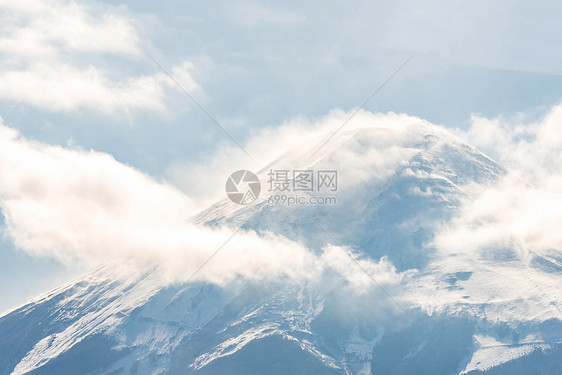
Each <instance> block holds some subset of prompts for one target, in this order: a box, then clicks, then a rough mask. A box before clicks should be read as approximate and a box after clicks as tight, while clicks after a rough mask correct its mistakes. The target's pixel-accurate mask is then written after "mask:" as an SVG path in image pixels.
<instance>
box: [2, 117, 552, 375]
mask: <svg viewBox="0 0 562 375" xmlns="http://www.w3.org/2000/svg"><path fill="white" fill-rule="evenodd" d="M329 136H330V134H326V135H324V136H323V137H320V138H318V139H316V140H315V141H314V142H312V143H309V142H307V143H304V144H301V145H299V146H297V147H296V148H295V149H292V150H291V151H289V152H287V153H286V154H284V155H282V156H281V157H279V158H278V159H276V160H275V161H273V162H272V163H271V164H269V165H267V166H266V167H265V168H264V169H263V170H261V171H257V172H258V173H257V175H258V177H259V179H260V181H262V187H263V188H264V189H262V190H263V193H262V195H260V198H259V199H258V200H257V201H256V202H254V203H253V204H250V205H243V206H239V205H235V204H233V203H232V202H230V201H229V200H228V198H227V197H225V198H224V199H222V200H220V201H218V202H216V203H215V204H213V205H211V206H210V207H209V208H207V209H205V210H203V211H202V212H200V213H198V214H197V215H195V216H193V217H191V218H190V219H189V220H188V222H187V223H186V224H185V225H187V226H189V231H187V232H186V233H187V234H188V237H189V236H196V237H197V236H201V237H204V236H206V235H208V234H209V233H214V234H218V235H220V236H219V237H220V238H221V241H220V242H218V244H219V245H220V244H221V243H223V242H224V240H226V239H228V238H230V237H228V236H229V235H231V234H232V235H233V237H232V243H230V242H229V241H227V243H226V245H225V246H224V248H220V247H219V246H216V247H214V248H212V249H211V250H212V251H214V250H216V249H217V248H218V249H220V251H219V252H217V253H216V255H214V256H213V257H212V258H211V259H210V260H208V259H209V258H208V257H207V256H208V254H209V253H208V252H207V253H204V252H202V253H201V254H200V256H199V257H190V258H188V259H187V260H182V258H180V257H179V256H178V255H177V254H178V253H177V252H171V253H166V252H165V249H164V247H165V246H168V245H170V244H175V243H176V242H178V243H180V242H181V241H184V240H185V241H186V242H185V244H187V245H189V246H188V249H193V248H194V247H197V246H198V242H197V241H195V239H194V238H186V239H183V238H181V239H180V238H170V237H173V236H174V235H175V232H172V231H170V232H164V233H163V235H164V236H165V235H169V236H168V238H162V246H163V249H162V251H163V255H162V257H163V258H162V259H164V258H165V261H160V260H161V259H160V258H158V257H152V256H151V257H146V256H142V257H135V256H134V254H133V253H124V254H121V256H120V257H118V258H117V259H114V260H112V261H110V262H107V263H106V264H104V265H103V266H101V267H99V268H97V269H95V270H93V271H91V272H90V273H88V274H86V275H84V276H82V277H80V278H78V279H76V280H74V281H73V282H71V283H69V284H68V285H65V286H62V287H60V288H58V289H56V290H53V291H51V292H50V293H47V294H45V295H43V296H39V297H37V298H36V299H34V300H32V301H30V302H29V303H27V304H25V305H24V306H22V307H20V308H18V309H15V310H14V311H12V312H10V313H8V314H6V315H5V316H3V317H1V318H0V374H508V373H509V374H531V373H532V374H549V375H550V374H560V373H562V345H561V342H562V310H561V304H560V295H562V294H561V292H562V290H561V289H562V284H561V283H560V280H561V279H560V277H561V272H562V252H561V251H560V250H559V249H556V248H546V247H542V248H540V249H536V248H533V249H529V248H527V247H525V246H524V245H522V244H521V243H518V242H517V241H514V240H512V241H510V240H509V239H508V240H506V241H503V242H502V241H496V242H494V241H491V242H489V243H485V244H482V243H483V242H479V243H478V244H479V245H478V246H476V245H474V243H473V241H471V238H472V239H474V238H476V234H478V236H483V235H481V233H486V228H487V227H489V228H492V230H496V228H497V227H494V226H492V225H493V224H494V222H493V221H492V219H490V220H488V219H487V218H486V217H479V216H478V215H476V214H474V211H470V207H471V202H479V199H481V197H482V194H484V193H485V192H486V191H487V190H486V189H488V188H490V187H493V186H497V185H498V184H501V183H503V182H504V181H506V179H508V178H510V177H509V176H510V171H509V170H508V169H507V168H506V167H503V166H502V165H500V164H499V163H498V162H496V161H494V160H492V159H491V158H489V157H488V156H486V155H485V154H483V153H481V152H480V151H478V150H477V149H475V148H474V147H471V146H470V145H467V144H465V143H463V142H462V141H460V140H459V139H458V138H457V137H455V136H454V135H452V133H450V132H449V131H447V130H445V129H443V128H441V127H439V126H436V125H432V124H428V123H426V122H423V121H418V122H414V123H408V124H405V125H404V126H401V127H397V128H396V127H380V126H376V127H367V128H360V129H355V130H350V131H344V132H342V133H341V134H338V135H337V136H336V137H335V138H334V139H331V140H330V142H329V143H327V144H326V146H325V147H322V148H321V150H320V151H319V152H316V151H317V150H318V149H319V146H321V145H322V144H324V142H325V141H326V140H327V139H328V137H329ZM275 169H283V170H295V169H302V170H305V169H306V170H315V171H316V170H337V171H338V183H339V186H338V189H337V192H336V193H335V194H334V196H335V197H337V204H334V205H319V204H308V205H294V206H290V207H287V206H284V205H278V204H277V205H276V204H270V202H269V201H268V198H270V197H271V195H273V194H275V192H267V191H266V189H265V185H266V181H267V179H268V173H269V172H270V171H271V170H275ZM513 184H515V185H516V186H530V185H532V184H533V181H527V180H525V179H520V180H517V181H515V182H513ZM483 192H484V193H483ZM301 194H303V195H304V196H306V197H310V196H314V195H317V196H318V195H319V194H320V193H318V192H306V193H301ZM467 207H468V208H467ZM467 209H468V214H467ZM470 214H472V216H471V215H470ZM493 220H496V219H495V218H493ZM194 228H196V229H194ZM463 228H467V229H466V231H465V232H463V231H462V229H463ZM180 229H181V228H180ZM469 229H470V230H469ZM463 233H464V234H463ZM467 233H468V234H467ZM138 236H139V238H140V239H142V240H143V241H144V239H145V238H146V239H147V241H148V240H149V239H150V238H148V237H143V233H138ZM221 236H222V237H221ZM117 238H118V237H117ZM151 238H152V237H151ZM481 238H483V237H478V239H481ZM157 240H158V239H156V240H155V241H156V242H157ZM172 240H174V241H176V242H174V241H172ZM180 240H181V241H180ZM131 243H132V244H135V242H134V241H132V242H131ZM131 243H127V244H126V246H131ZM139 243H140V241H139ZM143 243H144V242H143ZM181 243H182V244H183V243H184V242H181ZM204 243H205V242H203V241H202V242H201V243H200V244H204ZM114 245H115V244H114ZM187 245H186V246H187ZM117 246H118V244H117ZM178 246H179V245H178ZM201 246H202V245H201ZM194 251H195V250H194ZM207 260H208V263H204V262H206V261H207ZM202 264H203V265H204V267H202V268H200V265H202ZM183 266H185V267H187V268H186V269H185V270H184V269H183V268H182V267H183Z"/></svg>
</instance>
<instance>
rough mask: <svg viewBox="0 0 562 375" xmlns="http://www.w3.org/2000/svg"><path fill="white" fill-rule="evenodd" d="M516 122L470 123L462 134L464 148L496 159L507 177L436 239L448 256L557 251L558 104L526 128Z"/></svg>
mask: <svg viewBox="0 0 562 375" xmlns="http://www.w3.org/2000/svg"><path fill="white" fill-rule="evenodd" d="M510 121H517V120H516V119H515V120H513V119H512V120H505V119H501V118H500V119H493V120H489V119H484V118H479V117H474V118H473V124H472V127H471V128H470V129H469V130H468V131H466V132H461V133H462V134H461V136H462V137H463V138H465V139H467V141H468V142H469V143H472V144H474V145H475V146H477V147H479V148H480V149H482V150H483V151H485V152H487V153H490V154H492V155H494V156H495V158H496V159H497V160H499V161H500V162H501V163H502V164H503V165H505V166H506V167H507V169H508V171H509V174H508V175H507V176H506V177H505V178H504V179H502V180H501V181H498V183H497V184H494V185H493V186H483V187H480V192H479V193H478V194H476V196H473V197H471V198H470V199H469V200H467V202H466V203H465V206H464V208H463V210H462V212H461V214H460V215H459V217H458V218H456V219H455V220H454V221H453V222H452V223H450V225H449V228H448V229H447V230H444V231H443V232H442V233H441V234H440V235H439V236H438V237H437V239H436V242H437V244H438V245H439V247H441V248H443V249H447V251H458V250H459V248H462V249H464V251H480V250H482V249H486V248H497V247H512V248H515V249H519V251H520V254H519V256H520V257H521V259H523V260H528V259H529V251H532V252H538V253H543V252H545V251H550V249H557V250H559V251H562V234H561V233H562V232H560V230H559V228H561V227H562V132H561V131H560V123H562V105H557V106H555V107H553V108H552V110H551V111H550V112H549V113H548V114H547V115H546V116H545V117H544V118H542V119H540V120H539V121H537V122H533V123H529V124H521V123H515V124H513V123H510Z"/></svg>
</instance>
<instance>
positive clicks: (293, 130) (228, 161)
mask: <svg viewBox="0 0 562 375" xmlns="http://www.w3.org/2000/svg"><path fill="white" fill-rule="evenodd" d="M352 113H353V110H351V111H342V110H333V111H331V112H330V113H329V114H328V115H326V116H324V117H322V118H320V119H318V120H310V119H307V118H305V117H295V118H293V119H290V120H288V121H286V122H285V123H284V124H282V125H280V126H277V127H266V128H262V129H260V130H258V131H256V132H255V133H254V134H252V136H250V138H249V139H248V140H247V141H246V142H245V143H244V144H243V147H244V149H245V150H246V151H247V152H248V153H249V154H250V155H252V157H253V158H254V160H255V161H252V160H250V159H249V158H248V157H247V156H246V155H245V154H244V153H243V152H242V151H241V150H240V149H239V148H238V147H236V146H232V145H230V144H227V145H226V146H225V145H224V144H223V145H222V147H220V148H219V149H218V150H217V151H216V152H215V153H213V154H212V155H210V156H209V157H208V158H206V159H204V160H203V161H202V162H199V163H189V162H188V163H175V164H172V165H171V166H170V167H168V169H167V176H168V178H169V179H170V180H171V181H172V182H173V183H174V184H175V185H176V186H178V187H179V188H180V189H181V190H182V191H184V192H186V193H187V194H188V195H190V196H194V197H197V200H198V201H199V202H201V204H202V205H203V206H204V205H208V204H210V203H212V202H214V201H215V200H216V199H217V197H219V196H221V195H222V194H223V192H224V184H225V182H226V179H227V177H228V176H229V175H230V174H231V173H232V172H234V171H236V170H239V169H248V170H252V171H254V172H258V171H260V170H262V169H263V168H265V167H267V168H269V167H271V166H270V165H269V164H270V163H271V162H273V161H274V160H276V159H277V158H279V157H281V156H283V158H282V160H283V165H281V166H278V167H279V168H280V169H290V168H294V169H299V168H306V167H307V166H308V165H311V164H313V163H315V162H317V161H318V160H319V159H320V158H323V157H324V156H325V155H326V152H328V151H329V150H332V149H334V148H335V146H336V145H338V144H339V143H340V142H342V140H344V139H345V138H346V137H342V134H343V133H346V132H353V131H354V130H359V129H366V128H379V129H394V130H398V129H405V128H407V127H408V126H410V125H415V124H421V123H423V121H422V120H421V119H419V118H417V117H414V116H408V115H405V114H395V113H392V112H390V113H387V114H381V113H371V112H368V111H365V110H361V111H359V112H358V113H357V114H356V115H355V116H354V118H353V119H352V121H350V123H349V124H347V126H346V127H345V128H343V129H342V131H341V133H340V134H339V136H338V137H334V138H333V139H331V140H330V141H329V142H328V143H327V144H326V145H325V146H324V147H323V148H322V152H319V153H318V155H316V156H315V157H314V158H311V154H312V153H313V152H314V151H315V150H316V149H315V148H314V147H316V148H319V147H320V146H321V145H322V143H324V142H325V141H326V140H327V139H328V137H329V136H330V135H332V134H333V133H334V131H335V130H336V129H338V128H339V127H340V126H341V125H342V124H343V123H344V122H345V121H346V120H347V119H348V118H349V116H350V115H351V114H352ZM405 135H406V134H402V133H398V132H393V133H389V134H387V136H386V137H382V138H377V139H374V138H373V139H370V142H373V144H377V145H379V146H380V149H381V150H382V149H383V151H379V150H377V149H371V150H370V151H369V152H370V153H371V155H370V156H371V157H363V156H359V155H354V154H355V151H354V150H349V152H348V154H345V155H344V154H341V155H338V157H339V158H341V159H338V160H330V161H327V162H329V163H330V165H331V167H333V168H339V167H341V171H342V172H343V171H344V169H345V170H346V172H348V173H349V176H347V177H348V181H351V180H353V182H354V183H358V182H360V181H362V180H365V179H367V178H372V177H374V176H373V175H369V173H376V174H377V175H378V176H379V177H381V178H382V177H383V174H385V173H386V174H388V173H392V172H393V169H392V166H391V164H392V165H395V164H396V163H398V162H400V161H401V160H402V159H403V158H404V157H405V155H406V154H407V151H405V150H402V149H400V150H399V149H396V148H393V147H392V146H393V143H394V142H396V141H397V139H396V137H404V136H405ZM393 137H394V138H393ZM314 145H316V146H314ZM342 152H345V151H342ZM379 153H380V155H378V157H377V155H375V154H379ZM391 156H394V157H392V158H391ZM349 159H353V161H352V163H350V160H349ZM391 159H392V163H391ZM377 163H379V164H378V165H377V166H373V164H377ZM350 165H353V166H354V168H349V166H350ZM367 167H368V168H367ZM352 174H353V175H352ZM201 181H205V184H202V183H201Z"/></svg>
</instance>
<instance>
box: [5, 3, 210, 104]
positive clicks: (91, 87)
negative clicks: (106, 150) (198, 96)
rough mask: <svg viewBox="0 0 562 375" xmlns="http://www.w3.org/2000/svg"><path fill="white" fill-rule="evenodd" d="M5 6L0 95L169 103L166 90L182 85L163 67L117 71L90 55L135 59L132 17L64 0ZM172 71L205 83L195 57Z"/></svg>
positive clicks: (186, 81)
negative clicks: (196, 74)
mask: <svg viewBox="0 0 562 375" xmlns="http://www.w3.org/2000/svg"><path fill="white" fill-rule="evenodd" d="M0 9H2V10H3V11H4V13H3V14H2V16H1V17H0V21H1V22H2V26H0V28H1V29H2V34H1V35H2V36H1V37H0V54H2V55H3V61H2V63H0V99H3V100H7V101H13V102H18V103H24V104H27V105H30V106H34V107H37V108H41V109H43V110H48V111H55V112H68V111H75V110H79V109H88V110H93V111H100V112H105V113H112V112H115V111H129V110H132V109H139V110H151V111H163V110H165V108H166V103H165V99H166V94H167V93H166V91H165V90H166V89H170V90H173V91H171V92H177V88H176V87H175V86H173V83H171V82H170V79H169V78H168V77H166V76H165V75H164V74H162V73H160V72H158V73H154V74H151V75H131V76H129V77H124V78H119V79H114V78H112V77H113V76H115V74H114V72H112V69H111V67H112V64H105V65H104V66H108V67H109V68H107V67H106V68H100V67H97V66H96V65H94V64H93V63H92V62H90V61H96V59H98V60H99V58H100V57H102V58H103V59H106V60H104V61H106V62H107V59H108V58H112V57H116V56H120V57H121V58H125V59H128V60H129V61H130V63H131V64H134V63H135V61H136V60H137V59H138V58H139V57H141V56H142V53H141V50H142V48H141V42H140V37H139V35H138V33H137V30H136V28H135V22H134V20H133V19H131V18H128V17H125V16H123V15H119V14H115V13H112V12H111V10H109V11H107V10H106V11H104V12H100V11H96V12H95V11H93V10H92V9H89V8H87V7H85V6H84V5H79V4H77V3H74V2H63V1H52V2H41V1H26V2H23V3H20V2H17V3H15V2H7V1H3V2H0ZM94 57H95V58H94ZM145 60H146V61H147V62H148V61H149V59H148V58H145ZM151 67H152V68H153V69H154V70H156V69H157V68H156V67H154V66H152V65H151ZM171 72H172V74H173V75H174V76H175V77H176V79H177V80H178V81H179V82H180V83H181V84H182V85H183V86H184V87H185V89H187V90H189V91H191V92H193V91H195V90H197V89H198V88H199V86H198V85H197V83H196V82H195V80H194V79H193V72H194V66H193V64H191V63H189V62H187V61H184V62H182V63H180V64H179V65H177V66H175V67H172V68H171Z"/></svg>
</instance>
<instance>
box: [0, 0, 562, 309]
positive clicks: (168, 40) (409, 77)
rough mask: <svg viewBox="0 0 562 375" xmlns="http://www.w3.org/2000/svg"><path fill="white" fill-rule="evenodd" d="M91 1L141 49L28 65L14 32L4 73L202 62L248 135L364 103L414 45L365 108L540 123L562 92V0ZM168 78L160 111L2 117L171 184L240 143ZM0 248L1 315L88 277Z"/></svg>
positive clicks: (208, 97) (227, 121) (228, 117)
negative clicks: (189, 165) (180, 167)
mask: <svg viewBox="0 0 562 375" xmlns="http://www.w3.org/2000/svg"><path fill="white" fill-rule="evenodd" d="M53 4H54V5H53V7H54V8H56V7H64V6H67V4H68V3H66V2H54V3H53ZM77 4H78V6H80V7H81V9H83V10H84V12H85V14H88V17H91V18H89V20H90V21H91V22H93V23H95V20H96V19H102V18H103V17H102V16H103V15H107V14H114V15H117V16H118V17H122V18H123V19H126V20H127V22H129V24H130V25H131V27H132V28H133V29H134V31H135V33H136V35H138V42H137V46H136V47H137V49H138V52H139V53H137V54H134V53H133V54H132V55H126V54H125V55H121V54H119V53H112V52H107V51H105V52H104V51H102V52H99V53H97V52H95V51H94V52H92V51H86V52H84V51H82V50H80V49H79V48H78V49H76V48H75V49H72V48H69V49H67V50H65V49H62V50H61V51H59V52H58V53H56V57H52V56H51V57H49V56H50V55H49V56H47V54H46V55H45V56H47V57H44V56H43V55H41V56H39V57H38V58H37V57H36V56H32V55H31V54H29V53H27V54H21V56H19V57H17V58H16V59H15V58H14V56H13V55H12V53H11V52H10V49H9V48H8V47H3V46H5V44H2V41H4V42H6V40H9V39H10V38H11V36H10V33H9V32H10V31H13V30H12V29H10V28H9V27H8V28H7V30H8V32H6V33H3V36H2V37H0V38H1V39H0V55H2V58H1V59H0V61H2V63H0V73H2V71H13V70H19V71H26V69H31V68H30V67H32V66H33V63H34V62H36V61H37V60H36V59H42V58H44V59H45V61H46V62H47V63H52V62H53V61H55V62H57V63H61V64H69V65H70V66H73V67H76V68H77V69H86V68H87V67H88V66H94V67H95V68H97V69H99V70H100V71H104V72H105V73H106V74H107V78H108V79H112V80H115V81H124V80H126V79H127V78H130V77H138V76H141V75H147V76H150V75H156V74H159V73H160V72H159V70H158V68H157V67H156V66H155V65H154V64H153V62H152V61H151V60H150V59H149V58H148V57H147V56H146V55H145V53H150V54H151V55H153V56H154V57H155V58H156V59H157V60H158V61H159V62H160V63H161V64H162V65H163V66H164V67H166V68H167V69H168V70H169V71H170V72H171V71H172V67H174V66H178V65H180V64H181V63H182V62H185V61H189V62H190V63H191V64H192V69H191V70H190V73H191V76H192V78H193V80H194V81H195V82H196V83H197V85H198V88H197V89H195V90H194V91H193V95H194V96H195V97H196V98H197V100H198V101H199V102H200V103H201V104H202V105H203V106H204V107H206V108H207V109H208V110H209V112H211V113H212V114H213V115H214V116H215V117H216V118H218V119H219V121H220V122H221V124H222V125H223V126H224V127H225V128H226V129H227V130H228V131H229V132H230V133H231V134H232V136H233V137H235V138H236V139H237V140H239V141H240V142H244V141H245V140H246V139H248V137H249V136H250V134H251V132H252V130H256V129H259V128H262V127H265V126H276V125H279V124H281V123H282V122H283V121H286V120H288V119H290V118H293V117H295V116H301V115H303V116H306V117H308V118H310V119H314V118H318V117H321V116H324V115H325V114H327V113H328V112H329V111H330V110H332V109H334V108H341V109H344V110H349V109H351V108H353V107H356V106H358V105H359V104H361V103H362V102H363V101H364V100H365V99H366V98H367V97H368V96H369V95H371V94H372V92H373V91H374V90H375V89H376V88H377V87H378V86H379V85H380V84H381V83H382V82H383V81H384V80H386V78H387V77H388V76H389V75H390V74H391V73H392V72H393V71H394V70H395V69H396V68H397V67H398V66H399V65H400V64H402V62H403V61H404V60H406V59H407V58H408V57H409V56H410V55H412V54H413V53H414V54H415V56H414V58H413V59H412V60H411V62H410V63H409V64H408V65H407V66H406V67H405V68H404V69H403V70H402V71H401V72H400V73H399V74H398V75H397V76H396V77H395V78H394V79H393V80H392V81H391V82H390V83H389V84H388V85H387V86H386V87H385V88H384V89H383V90H382V91H381V92H380V93H379V94H378V95H377V96H376V97H375V98H374V99H373V100H372V101H371V102H370V103H369V104H368V105H367V106H366V109H367V110H369V111H373V112H379V111H380V112H387V111H395V112H405V113H408V114H410V115H415V116H419V117H422V118H425V119H427V120H429V121H431V122H433V123H438V124H443V125H445V126H450V127H464V126H467V124H468V122H469V120H470V116H471V114H474V113H476V114H481V115H483V116H486V117H496V116H500V115H501V116H506V117H510V116H514V115H516V114H517V113H525V114H528V115H529V116H540V115H543V114H544V113H545V112H546V111H547V109H548V108H549V107H551V106H552V105H554V104H556V103H559V102H560V99H561V96H562V95H561V94H562V92H561V89H560V88H561V87H562V49H561V48H560V43H561V36H562V24H560V22H559V19H560V15H561V14H562V4H561V3H559V2H555V1H538V2H533V3H529V2H523V1H515V2H514V1H495V2H489V1H470V2H469V1H429V2H424V4H423V5H422V4H420V3H419V2H414V1H358V2H352V3H350V2H345V1H332V2H320V1H312V2H297V1H289V2H283V3H282V4H280V3H278V2H273V1H260V2H258V1H243V2H227V1H218V2H195V1H189V2H185V1H161V2H157V3H155V2H152V1H130V2H124V3H122V5H119V6H116V5H115V3H114V2H109V1H108V2H105V3H104V2H93V1H86V2H78V3H77ZM2 7H7V10H6V9H4V10H3V11H2V12H0V18H1V17H13V12H14V10H13V9H10V6H2ZM24 13H25V12H24ZM44 14H45V17H52V16H51V15H50V13H49V12H47V11H45V13H44ZM26 17H27V16H22V19H21V22H22V24H25V22H27V21H26ZM40 17H42V16H41V15H40V16H39V19H40ZM53 17H54V16H53ZM0 24H2V22H0ZM67 32H68V33H72V32H73V31H72V28H71V27H69V28H68V30H67ZM89 42H91V41H89ZM16 43H17V40H16ZM57 43H58V42H57V40H55V41H54V42H52V45H54V46H55V47H54V48H58V47H57V46H58V44H57ZM0 79H2V78H1V77H0ZM31 87H32V89H33V87H35V86H33V85H32V86H31ZM162 87H163V89H162V90H163V92H164V94H163V99H162V102H163V103H164V108H163V109H161V110H153V109H150V108H144V107H143V106H142V105H139V106H131V107H127V106H124V107H125V108H124V109H120V107H119V105H117V107H116V108H114V109H112V110H111V111H109V112H108V111H101V110H98V109H97V108H96V107H95V106H90V107H88V106H79V105H77V106H76V108H71V109H70V110H60V109H56V108H51V107H49V106H44V105H43V106H41V105H37V102H36V101H35V102H34V101H33V100H26V99H22V96H21V95H20V96H18V95H19V94H18V95H16V94H13V95H12V94H10V95H11V96H10V95H8V94H7V95H0V116H1V117H2V118H3V121H4V124H5V125H7V126H10V127H12V128H16V129H18V130H19V131H20V132H21V133H22V135H23V136H25V137H27V138H30V139H35V140H38V141H41V142H46V143H51V144H60V145H63V146H66V145H72V146H73V147H80V148H84V149H95V150H98V151H103V152H107V153H110V154H112V155H113V156H114V157H115V158H116V159H117V160H118V161H121V162H124V163H126V164H129V165H131V166H133V167H135V168H137V169H139V170H141V171H143V172H146V173H148V174H150V175H152V176H153V177H156V178H162V179H167V178H168V175H167V170H168V168H169V166H170V165H174V164H178V163H182V162H185V161H189V162H197V161H198V160H201V159H202V158H204V157H205V155H209V154H213V153H214V152H215V151H216V150H217V149H218V148H219V147H220V146H221V145H224V144H225V143H228V140H227V139H225V137H224V135H223V134H222V133H221V132H220V131H219V130H218V129H217V128H216V127H215V126H214V125H213V124H212V123H211V122H210V121H209V119H208V118H207V117H205V115H204V114H202V113H201V112H200V111H199V110H198V109H197V108H195V107H194V105H193V104H192V103H191V102H189V100H188V99H187V98H186V97H185V96H184V95H183V94H182V93H181V92H179V91H178V90H177V89H176V88H174V87H172V86H166V84H165V83H163V84H162ZM37 90H44V88H39V87H37ZM24 97H25V95H24ZM0 256H1V257H2V261H1V263H0V294H1V295H3V296H4V297H3V298H2V299H1V300H0V311H3V310H5V309H7V308H10V307H13V306H14V305H15V304H17V303H22V302H24V301H25V300H26V299H28V298H29V297H31V296H33V295H35V294H36V293H37V292H39V291H44V290H46V289H48V288H51V287H53V286H56V285H57V284H58V283H60V282H61V280H64V279H68V278H70V277H71V276H73V275H75V274H77V273H79V272H81V271H82V269H81V268H80V267H76V266H74V265H72V266H70V267H69V268H68V269H67V268H65V267H63V266H61V265H60V264H59V263H58V262H57V261H55V260H49V259H43V258H40V259H38V258H33V257H31V256H29V255H27V254H26V253H24V252H22V251H21V250H17V249H14V248H13V245H12V244H11V243H10V241H9V240H8V239H4V240H3V241H2V242H1V249H0Z"/></svg>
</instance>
